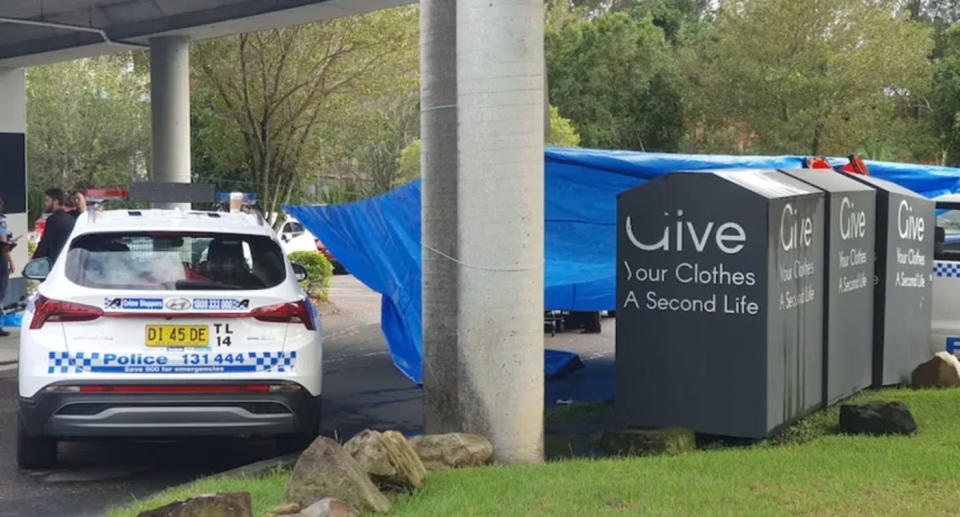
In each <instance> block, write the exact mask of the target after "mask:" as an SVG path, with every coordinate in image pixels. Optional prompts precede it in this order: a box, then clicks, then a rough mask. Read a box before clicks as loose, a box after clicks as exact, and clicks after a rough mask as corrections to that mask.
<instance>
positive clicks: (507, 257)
mask: <svg viewBox="0 0 960 517" xmlns="http://www.w3.org/2000/svg"><path fill="white" fill-rule="evenodd" d="M543 16H544V12H543V0H460V1H459V2H457V114H458V119H459V121H458V129H457V131H458V135H457V141H458V149H459V162H458V171H459V172H458V178H457V184H458V189H457V200H458V201H457V203H458V216H457V229H458V235H459V240H458V252H459V261H460V264H461V267H460V273H459V290H458V297H459V304H458V316H457V322H458V325H457V327H458V331H459V336H458V337H459V349H458V353H459V357H458V360H459V365H458V375H459V390H458V394H459V400H458V404H459V407H460V418H461V420H462V425H463V428H464V430H466V431H469V432H477V433H480V434H483V435H485V436H487V437H489V438H490V440H491V441H492V442H493V446H494V451H495V459H496V460H498V461H501V462H507V463H524V462H536V461H542V460H543V389H544V385H543V216H544V198H543V196H544V194H543V188H544V183H543V182H544V179H543V138H544V137H543V134H544V123H543V109H544V105H543V103H544V91H543V85H544V79H543V73H544V66H543Z"/></svg>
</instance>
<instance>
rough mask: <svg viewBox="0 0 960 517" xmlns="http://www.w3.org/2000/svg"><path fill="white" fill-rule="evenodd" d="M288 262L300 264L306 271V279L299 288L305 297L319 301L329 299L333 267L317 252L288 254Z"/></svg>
mask: <svg viewBox="0 0 960 517" xmlns="http://www.w3.org/2000/svg"><path fill="white" fill-rule="evenodd" d="M290 262H293V263H294V264H300V265H301V266H303V267H304V268H305V269H306V270H307V279H306V280H304V281H303V282H300V287H302V288H303V290H304V291H306V293H307V296H309V297H311V298H313V299H316V300H321V301H327V300H328V299H329V298H330V281H331V280H332V279H333V265H332V264H330V261H329V260H327V257H324V256H323V254H322V253H320V252H319V251H295V252H293V253H291V254H290Z"/></svg>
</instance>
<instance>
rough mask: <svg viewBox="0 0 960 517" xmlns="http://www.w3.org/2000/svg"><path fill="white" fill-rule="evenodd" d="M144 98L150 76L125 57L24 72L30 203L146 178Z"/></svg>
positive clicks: (147, 137) (129, 56) (147, 117)
mask: <svg viewBox="0 0 960 517" xmlns="http://www.w3.org/2000/svg"><path fill="white" fill-rule="evenodd" d="M148 92H149V77H148V76H147V74H146V73H145V71H143V70H140V69H138V68H137V67H135V66H134V56H133V54H131V53H129V52H126V53H121V54H116V55H113V56H105V57H99V58H91V59H80V60H75V61H68V62H64V63H58V64H53V65H45V66H40V67H34V68H29V69H28V70H27V125H28V127H27V132H28V134H29V138H27V167H28V173H29V176H28V177H29V178H30V190H31V193H32V195H33V196H34V198H36V197H39V196H38V193H40V192H43V191H44V190H45V189H47V188H51V187H60V188H62V189H64V190H72V189H81V188H91V187H99V188H105V187H121V188H126V187H127V186H128V185H129V184H130V182H131V180H133V179H135V178H137V177H139V176H142V177H145V174H146V170H147V169H146V167H147V164H148V163H149V160H150V157H149V149H150V111H149V110H150V103H149V96H148ZM31 207H37V210H39V209H40V207H39V206H38V205H37V203H31ZM31 215H32V216H35V215H37V214H31Z"/></svg>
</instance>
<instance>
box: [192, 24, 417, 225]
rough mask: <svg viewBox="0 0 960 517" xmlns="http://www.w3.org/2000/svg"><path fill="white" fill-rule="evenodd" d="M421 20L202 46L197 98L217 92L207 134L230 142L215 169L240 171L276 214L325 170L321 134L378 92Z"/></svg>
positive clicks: (311, 29)
mask: <svg viewBox="0 0 960 517" xmlns="http://www.w3.org/2000/svg"><path fill="white" fill-rule="evenodd" d="M416 17H417V13H416V9H415V8H411V7H401V8H396V9H391V10H388V11H380V12H375V13H371V14H367V15H363V16H353V17H349V18H341V19H338V20H333V21H329V22H324V23H317V24H307V25H300V26H296V27H288V28H284V29H276V30H270V31H265V32H259V33H250V34H241V35H237V36H230V37H226V38H220V39H216V40H210V41H206V42H202V43H199V44H197V45H196V46H195V47H194V48H193V52H192V55H193V60H194V67H193V71H194V90H203V89H208V90H210V91H212V92H214V95H213V97H212V99H213V101H212V107H211V109H212V112H213V114H214V115H215V119H214V120H213V121H212V124H211V126H210V127H209V132H210V133H211V134H219V135H225V136H228V137H229V136H230V135H232V138H223V139H221V140H219V141H217V144H218V145H216V146H211V148H210V151H211V153H212V156H213V158H214V161H215V162H216V163H217V164H218V167H219V168H221V169H223V170H242V171H243V173H244V174H245V175H246V176H247V177H248V178H249V180H250V183H251V186H252V187H253V190H255V191H256V192H257V193H258V194H259V196H260V203H261V208H262V209H263V210H264V211H265V212H267V213H276V212H277V210H278V209H279V207H280V205H281V204H282V203H285V202H287V201H288V200H290V199H292V198H295V197H296V195H297V194H299V191H300V189H301V187H302V184H303V183H304V181H305V180H308V179H309V178H310V177H311V175H314V174H316V173H317V172H318V171H319V170H320V169H321V168H322V165H323V162H324V158H325V153H326V152H327V151H328V150H329V148H328V147H327V146H326V145H325V140H324V136H325V135H326V134H329V131H324V128H326V127H328V126H330V125H335V124H336V123H337V122H338V119H337V118H336V117H337V116H344V113H343V112H342V111H341V110H340V108H341V107H342V106H344V105H347V104H348V103H347V101H346V100H345V99H346V98H347V97H348V96H349V95H356V94H357V93H362V92H365V91H369V89H370V88H372V85H375V84H377V83H378V81H379V78H378V75H379V73H380V72H381V71H382V70H383V69H384V68H385V67H386V66H388V65H389V64H390V62H391V60H392V58H393V57H394V55H396V54H397V53H398V52H400V51H401V50H403V49H404V48H405V45H406V43H405V42H406V41H407V40H408V39H409V34H408V33H409V31H410V30H411V27H415V26H416V22H415V20H416ZM410 20H414V22H413V23H411V21H410ZM347 116H349V114H347ZM220 144H223V145H220Z"/></svg>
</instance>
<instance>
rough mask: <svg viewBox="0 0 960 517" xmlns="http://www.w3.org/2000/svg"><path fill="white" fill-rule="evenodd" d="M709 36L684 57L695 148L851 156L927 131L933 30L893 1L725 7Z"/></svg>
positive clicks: (781, 0) (731, 2)
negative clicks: (915, 129) (889, 135)
mask: <svg viewBox="0 0 960 517" xmlns="http://www.w3.org/2000/svg"><path fill="white" fill-rule="evenodd" d="M701 36H702V37H701V39H700V40H699V41H698V42H697V44H696V45H695V46H694V47H692V48H693V49H695V52H694V55H693V56H691V55H689V54H687V55H686V56H685V57H686V58H687V59H685V62H686V77H687V83H688V84H689V85H690V88H689V91H688V94H687V98H688V99H689V100H690V110H689V111H688V114H689V125H690V127H692V128H695V130H694V131H692V132H691V134H690V135H689V138H688V145H689V146H692V147H694V148H697V149H713V150H726V151H729V150H732V149H736V150H741V151H748V150H749V151H751V152H765V153H803V154H814V155H818V154H841V155H843V154H848V153H850V152H851V151H852V150H853V149H855V148H857V146H858V145H861V144H862V143H864V142H865V141H871V143H872V145H878V144H880V143H882V139H883V136H882V135H880V141H881V142H878V141H877V138H878V131H877V129H878V128H882V127H884V126H885V125H889V124H909V123H917V124H920V125H922V124H925V122H924V121H922V120H921V118H920V117H919V116H918V115H917V110H918V109H919V108H920V107H921V106H923V105H924V96H923V95H924V94H925V92H926V90H927V89H928V84H929V83H928V81H929V78H930V74H931V70H932V68H931V65H930V62H929V60H928V59H927V56H928V55H929V53H930V51H931V49H932V40H931V37H930V36H931V31H930V29H929V28H928V27H925V26H923V25H922V24H920V23H917V22H914V21H911V20H910V19H909V16H908V15H905V14H901V15H900V16H894V15H893V12H892V10H891V8H890V6H889V4H888V3H885V2H881V1H876V2H874V1H870V2H864V1H862V0H724V1H722V2H720V11H719V14H718V16H717V20H716V22H715V23H714V24H713V25H712V27H711V28H710V29H709V30H707V31H704V32H703V33H702V34H701Z"/></svg>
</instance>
